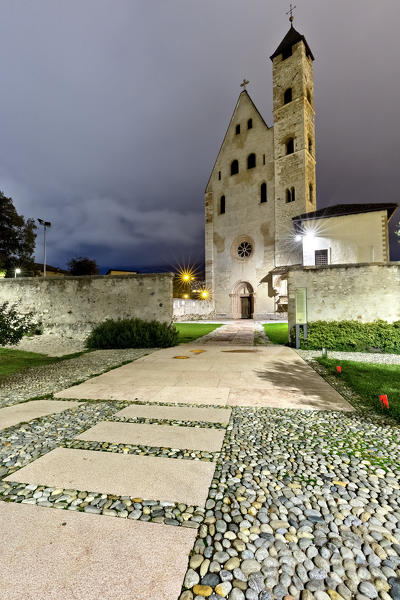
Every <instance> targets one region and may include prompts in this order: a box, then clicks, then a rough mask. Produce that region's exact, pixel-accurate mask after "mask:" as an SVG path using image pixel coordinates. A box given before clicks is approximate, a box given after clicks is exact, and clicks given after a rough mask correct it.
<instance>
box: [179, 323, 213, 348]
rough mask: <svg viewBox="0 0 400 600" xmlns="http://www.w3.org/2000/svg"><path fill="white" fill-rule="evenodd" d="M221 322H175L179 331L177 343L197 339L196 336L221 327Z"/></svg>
mask: <svg viewBox="0 0 400 600" xmlns="http://www.w3.org/2000/svg"><path fill="white" fill-rule="evenodd" d="M221 325H222V323H175V327H176V329H177V330H178V332H179V338H178V343H179V344H186V343H188V342H192V341H193V340H197V338H199V337H202V336H203V335H207V333H211V331H214V329H218V327H221Z"/></svg>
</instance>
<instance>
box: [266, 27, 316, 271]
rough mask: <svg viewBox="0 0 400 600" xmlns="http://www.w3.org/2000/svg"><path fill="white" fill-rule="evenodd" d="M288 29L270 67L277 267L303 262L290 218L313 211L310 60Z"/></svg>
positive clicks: (307, 49) (301, 38)
mask: <svg viewBox="0 0 400 600" xmlns="http://www.w3.org/2000/svg"><path fill="white" fill-rule="evenodd" d="M290 21H291V27H290V29H289V31H288V33H287V34H286V36H285V37H284V39H283V40H282V42H281V44H280V45H279V46H278V48H277V49H276V51H275V52H274V54H272V56H271V57H270V58H271V60H272V64H273V100H274V111H273V113H274V167H275V265H276V266H281V265H290V264H296V263H301V262H302V254H301V245H300V244H299V243H296V242H295V240H294V237H293V225H292V217H295V216H296V215H299V214H303V213H306V212H309V211H313V210H316V178H315V164H316V160H315V126H314V117H315V112H314V78H313V60H314V57H313V54H312V52H311V50H310V47H309V45H308V43H307V41H306V39H305V37H304V36H303V35H301V34H300V33H299V32H298V31H296V29H295V28H294V27H293V16H291V17H290Z"/></svg>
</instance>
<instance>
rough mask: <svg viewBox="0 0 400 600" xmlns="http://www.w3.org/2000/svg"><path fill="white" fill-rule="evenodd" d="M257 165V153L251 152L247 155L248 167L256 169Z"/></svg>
mask: <svg viewBox="0 0 400 600" xmlns="http://www.w3.org/2000/svg"><path fill="white" fill-rule="evenodd" d="M255 166H256V155H255V154H254V152H253V153H252V154H249V156H248V157H247V168H248V169H254V167H255Z"/></svg>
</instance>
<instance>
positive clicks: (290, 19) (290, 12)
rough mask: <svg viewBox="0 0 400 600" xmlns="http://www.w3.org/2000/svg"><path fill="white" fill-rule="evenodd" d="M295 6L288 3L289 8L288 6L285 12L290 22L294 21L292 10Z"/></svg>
mask: <svg viewBox="0 0 400 600" xmlns="http://www.w3.org/2000/svg"><path fill="white" fill-rule="evenodd" d="M295 8H296V6H293V5H292V3H290V8H289V10H288V12H287V13H286V14H287V15H289V14H290V17H289V21H290V22H291V23H293V21H294V16H293V11H294V9H295Z"/></svg>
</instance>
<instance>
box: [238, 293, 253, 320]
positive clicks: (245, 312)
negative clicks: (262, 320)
mask: <svg viewBox="0 0 400 600" xmlns="http://www.w3.org/2000/svg"><path fill="white" fill-rule="evenodd" d="M240 305H241V309H242V319H251V298H250V296H242V297H241V298H240Z"/></svg>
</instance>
